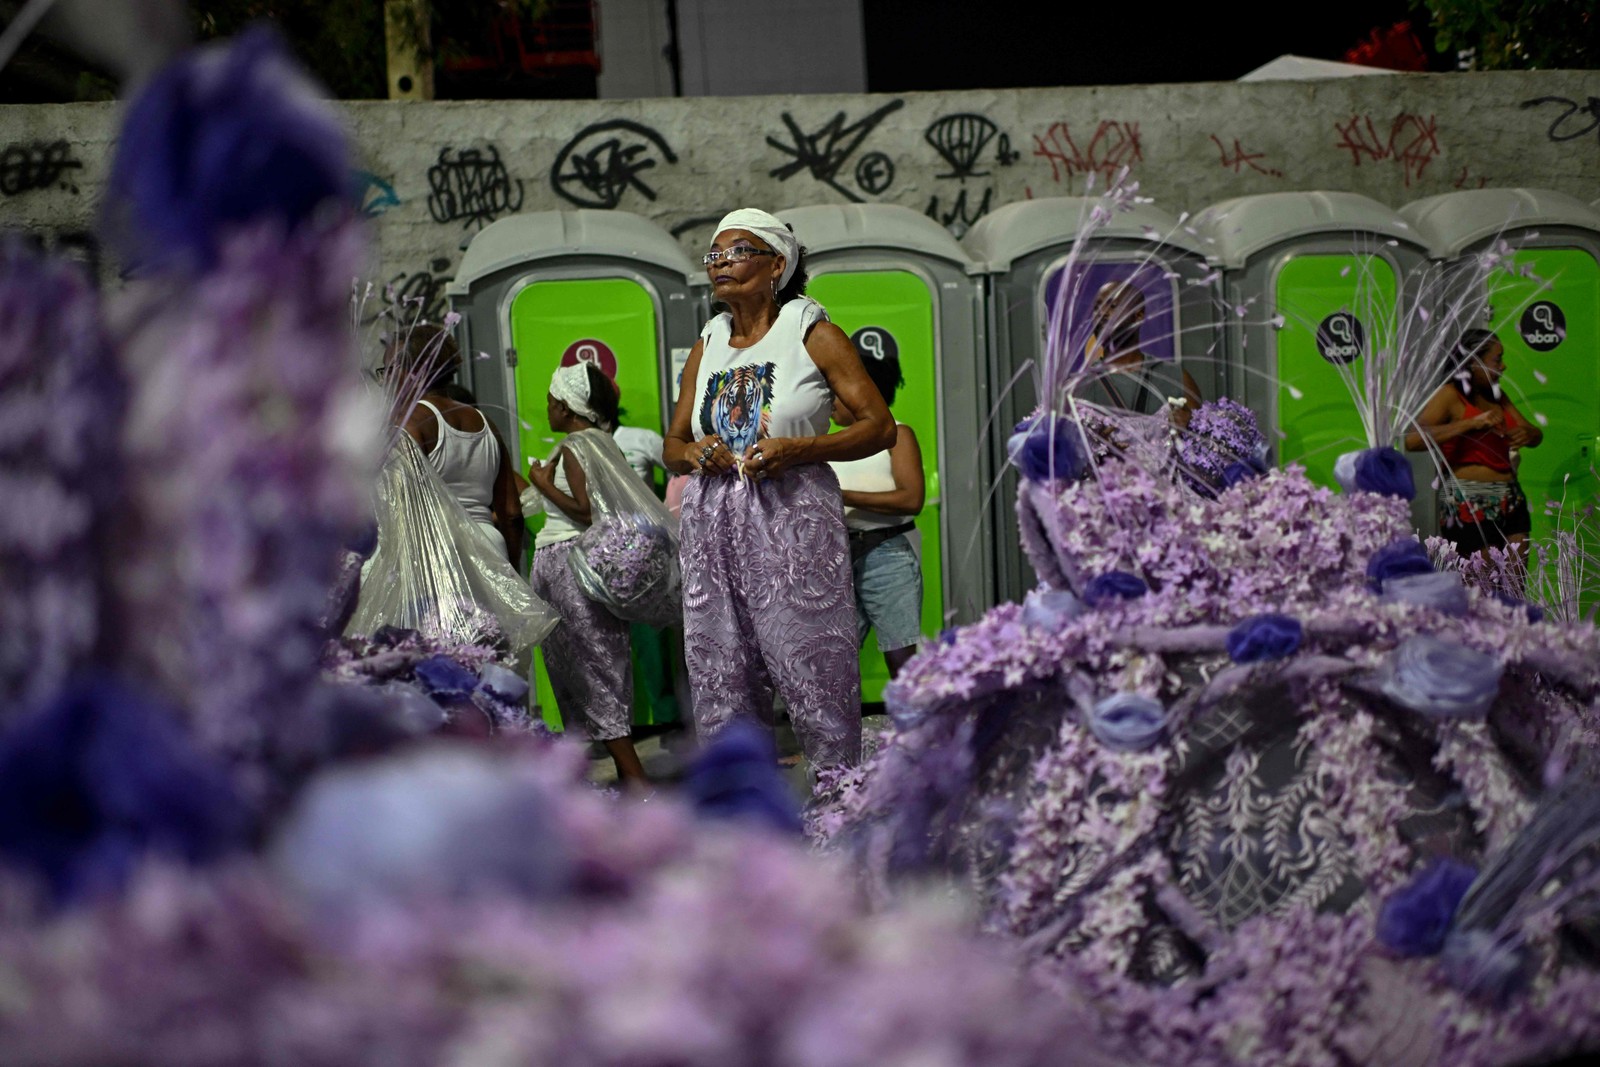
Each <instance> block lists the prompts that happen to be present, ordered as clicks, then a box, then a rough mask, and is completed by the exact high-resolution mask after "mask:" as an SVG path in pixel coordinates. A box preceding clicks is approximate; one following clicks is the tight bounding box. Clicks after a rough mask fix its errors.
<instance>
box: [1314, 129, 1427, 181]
mask: <svg viewBox="0 0 1600 1067" xmlns="http://www.w3.org/2000/svg"><path fill="white" fill-rule="evenodd" d="M1334 129H1335V130H1337V131H1338V134H1339V147H1340V148H1343V149H1345V150H1346V151H1348V152H1349V153H1350V162H1351V164H1352V165H1353V166H1357V167H1359V166H1361V161H1362V160H1363V159H1365V160H1370V161H1372V162H1384V161H1389V160H1392V161H1393V162H1395V163H1397V164H1399V166H1400V171H1401V174H1402V175H1403V176H1404V177H1405V183H1406V185H1407V186H1409V185H1410V184H1411V183H1412V182H1414V181H1416V180H1417V179H1419V178H1421V177H1422V172H1423V171H1425V170H1427V169H1428V164H1429V163H1432V162H1433V161H1434V160H1435V159H1437V158H1438V157H1439V154H1440V148H1439V123H1438V120H1437V119H1435V118H1434V116H1432V115H1413V114H1411V113H1410V112H1402V113H1401V114H1399V115H1396V116H1395V118H1394V121H1393V122H1391V123H1389V128H1388V131H1387V132H1386V133H1385V132H1380V129H1381V127H1380V126H1379V125H1378V124H1376V123H1374V122H1373V121H1372V116H1370V115H1351V116H1350V121H1348V122H1336V123H1334Z"/></svg>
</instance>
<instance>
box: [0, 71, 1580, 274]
mask: <svg viewBox="0 0 1600 1067" xmlns="http://www.w3.org/2000/svg"><path fill="white" fill-rule="evenodd" d="M1597 98H1600V72H1530V73H1499V74H1446V75H1406V76H1396V77H1367V78H1353V79H1348V80H1340V81H1322V82H1277V83H1252V84H1241V83H1222V84H1204V85H1158V86H1142V87H1140V86H1130V87H1115V88H1074V89H1029V90H1006V91H974V92H959V93H955V92H952V93H919V94H907V95H904V96H868V95H843V96H775V97H737V98H711V99H707V98H702V99H657V100H630V101H529V102H514V103H498V102H496V103H435V104H423V103H355V104H351V105H349V112H350V115H351V119H352V122H353V125H354V129H355V131H356V137H357V141H358V142H359V146H360V155H361V163H360V165H361V167H362V168H363V170H362V173H361V176H360V180H361V182H362V183H363V187H364V196H365V203H366V209H367V211H368V212H369V213H370V214H371V215H372V216H373V219H374V222H375V225H376V232H377V239H378V249H379V255H380V260H381V261H380V263H379V264H377V266H376V267H375V272H376V275H377V276H378V277H379V278H381V280H384V281H393V282H395V283H396V284H397V285H398V286H400V287H401V288H402V289H404V290H405V291H406V292H408V293H411V294H414V295H421V296H424V297H425V298H427V299H429V300H439V299H441V293H442V285H443V282H444V280H446V279H448V278H449V277H450V276H451V274H452V273H453V271H454V269H455V266H456V264H457V263H458V262H459V260H460V249H461V248H462V247H463V246H464V244H465V242H467V241H469V240H470V239H471V237H472V235H473V234H474V233H476V232H477V231H478V229H479V228H481V227H482V226H483V225H485V224H487V223H488V222H489V221H491V220H493V219H495V218H499V217H501V216H503V215H506V214H508V213H511V212H515V211H539V210H548V209H553V208H569V207H574V206H580V205H581V206H585V207H614V208H621V209H623V210H627V211H632V212H637V213H639V214H642V215H645V216H648V217H650V218H652V219H654V220H656V221H657V222H659V223H660V224H661V225H663V226H664V227H666V228H668V229H670V230H672V231H673V232H674V233H676V234H678V235H679V236H680V238H681V240H682V241H683V242H684V244H685V246H686V247H687V248H690V249H692V250H698V249H700V248H702V247H703V246H704V244H705V242H706V241H707V240H708V239H709V237H710V234H709V233H708V228H709V227H710V225H711V224H712V223H713V222H714V220H715V219H717V218H718V217H719V216H720V215H721V214H722V212H723V211H725V210H726V209H728V208H730V207H734V206H737V205H741V204H753V205H759V206H763V207H767V208H769V209H782V208H787V207H794V206H799V205H803V204H813V203H823V202H841V201H848V200H859V201H890V202H894V203H899V204H904V205H906V206H908V207H912V208H915V209H916V210H918V211H923V212H925V213H927V214H929V215H931V216H933V217H935V218H937V219H939V221H940V222H941V223H943V224H945V225H946V226H948V227H949V228H950V229H951V230H952V231H954V232H956V233H958V234H959V233H961V232H963V231H964V230H965V228H966V227H967V226H968V225H970V224H971V222H972V221H974V220H975V219H977V218H979V217H980V216H982V215H983V214H984V213H985V212H986V211H989V210H991V209H993V208H994V207H997V206H999V205H1000V204H1004V203H1007V202H1009V201H1012V200H1017V199H1021V198H1023V197H1046V196H1060V195H1069V194H1072V195H1075V194H1081V193H1082V192H1083V191H1084V189H1085V188H1086V187H1087V186H1088V184H1089V182H1090V181H1091V179H1092V180H1093V181H1094V182H1095V184H1096V186H1097V187H1098V186H1102V185H1103V184H1104V182H1105V179H1106V178H1108V177H1109V176H1110V175H1112V174H1113V173H1115V172H1116V171H1117V170H1119V169H1120V168H1122V167H1124V166H1126V167H1128V168H1129V170H1130V173H1131V174H1132V176H1133V177H1134V178H1137V179H1138V180H1139V181H1140V182H1141V183H1142V186H1143V190H1144V191H1145V192H1146V193H1148V194H1149V195H1151V196H1153V197H1155V199H1156V202H1157V203H1158V204H1159V205H1161V206H1163V207H1165V208H1167V209H1168V210H1170V211H1172V212H1173V213H1174V214H1176V213H1177V212H1179V211H1182V210H1190V211H1192V210H1196V209H1198V208H1201V207H1203V206H1205V205H1206V204H1208V203H1212V202H1214V201H1217V200H1220V199H1224V198H1227V197H1232V196H1238V195H1242V194H1246V193H1257V192H1268V191H1274V190H1284V189H1315V188H1322V189H1348V190H1354V191H1357V192H1361V193H1365V194H1367V195H1369V196H1372V197H1375V198H1376V199H1378V200H1381V201H1384V202H1386V203H1388V204H1391V205H1395V206H1398V205H1400V204H1403V203H1405V202H1407V201H1409V200H1413V199H1416V198H1419V197H1423V196H1429V195H1432V194H1435V193H1440V192H1446V191H1449V190H1451V189H1457V188H1474V187H1478V186H1480V185H1494V186H1519V185H1520V186H1539V187H1545V188H1551V189H1557V190H1561V191H1564V192H1567V193H1571V194H1574V195H1576V196H1579V197H1582V198H1583V199H1585V200H1591V199H1594V198H1595V197H1597V196H1600V103H1597V102H1596V100H1597ZM114 121H115V109H114V108H113V107H112V106H111V105H89V104H86V105H55V106H39V107H5V108H0V153H3V155H0V224H4V225H8V226H20V227H22V228H24V229H27V230H30V231H33V232H35V233H39V234H41V235H44V236H46V238H47V240H50V241H56V240H61V241H64V242H65V243H67V244H69V245H71V244H74V243H82V242H84V241H86V240H88V238H87V237H86V236H85V235H86V233H87V231H88V228H89V225H90V221H91V219H92V216H93V209H94V204H95V199H96V196H97V194H98V192H99V190H100V188H101V186H102V183H103V179H104V174H105V171H106V163H107V156H108V152H109V150H110V147H111V138H112V135H113V131H114Z"/></svg>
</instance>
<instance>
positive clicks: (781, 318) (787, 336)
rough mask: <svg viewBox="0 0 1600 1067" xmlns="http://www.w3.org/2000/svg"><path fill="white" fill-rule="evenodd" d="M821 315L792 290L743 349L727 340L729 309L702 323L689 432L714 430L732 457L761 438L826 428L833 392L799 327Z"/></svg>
mask: <svg viewBox="0 0 1600 1067" xmlns="http://www.w3.org/2000/svg"><path fill="white" fill-rule="evenodd" d="M827 319H828V313H827V312H826V311H824V310H823V309H822V305H821V304H819V303H817V302H816V301H815V300H812V299H811V298H810V297H805V296H800V297H795V298H794V299H793V300H791V301H789V302H788V303H786V304H784V305H783V307H781V308H780V309H779V310H778V319H777V321H776V322H774V323H773V324H772V328H771V329H769V330H768V331H767V333H766V336H764V337H762V338H761V340H759V341H757V342H756V343H755V344H753V345H750V346H749V347H748V348H734V347H733V346H732V345H730V344H729V343H728V336H729V334H730V333H731V332H732V329H733V316H732V315H730V314H728V313H727V312H723V313H722V314H721V315H718V316H717V317H716V318H714V319H712V320H711V321H710V322H708V323H706V328H705V329H704V330H703V331H701V334H700V338H701V340H702V341H704V342H705V343H704V345H703V346H702V348H701V354H700V371H699V373H698V375H696V377H695V398H696V399H695V410H694V425H695V427H696V430H697V433H696V434H695V436H696V437H705V436H707V435H708V434H713V433H714V434H717V435H719V436H720V437H721V438H722V440H723V442H724V443H725V444H727V446H728V447H729V448H730V449H731V450H732V451H733V454H734V455H736V456H739V455H743V454H744V450H745V449H746V448H748V447H750V446H751V445H753V444H755V443H756V441H758V440H759V439H761V438H763V437H819V436H821V435H822V434H825V433H827V432H828V419H829V417H830V416H831V415H832V414H833V391H832V390H831V389H829V388H828V381H827V379H826V378H824V377H823V376H822V372H821V371H820V370H818V369H817V365H816V363H814V362H813V361H812V359H811V354H810V353H809V352H807V351H806V343H805V337H806V333H807V331H809V330H810V329H811V327H812V326H814V325H816V324H817V323H819V322H826V321H827Z"/></svg>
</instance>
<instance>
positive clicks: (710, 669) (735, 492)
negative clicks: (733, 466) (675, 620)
mask: <svg viewBox="0 0 1600 1067" xmlns="http://www.w3.org/2000/svg"><path fill="white" fill-rule="evenodd" d="M743 493H744V490H743V489H742V488H741V487H740V485H739V482H738V480H737V479H735V478H731V477H726V478H718V477H713V478H693V479H691V480H690V482H689V485H688V486H687V487H686V488H685V489H684V493H683V519H682V541H681V550H680V557H679V564H680V566H681V568H682V571H683V658H684V662H685V664H686V665H687V667H688V670H689V687H690V690H691V699H690V705H691V707H690V711H691V714H692V716H693V720H694V730H695V735H696V736H697V737H698V738H700V739H701V740H702V741H704V740H706V739H709V738H710V737H712V736H714V735H715V734H716V733H717V731H719V730H721V729H722V728H723V727H724V726H726V725H728V723H730V722H732V721H733V720H734V719H735V718H738V717H740V716H747V717H753V718H757V719H759V720H760V721H762V722H764V723H767V724H768V725H771V723H772V681H771V679H770V677H769V676H768V674H767V668H766V665H765V664H764V663H763V662H762V658H761V655H760V651H759V649H758V648H757V646H756V633H755V627H754V624H753V622H752V620H751V614H750V609H749V606H748V604H747V603H746V601H745V598H744V596H743V595H742V592H741V583H740V582H739V576H740V572H741V570H743V569H744V568H747V567H749V566H751V565H752V564H751V559H750V557H751V555H752V553H753V551H754V549H755V545H754V544H752V543H751V542H750V541H749V540H748V537H749V534H750V524H749V520H748V516H747V515H746V514H745V507H744V505H745V503H746V502H745V501H744V499H743Z"/></svg>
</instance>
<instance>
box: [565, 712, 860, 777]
mask: <svg viewBox="0 0 1600 1067" xmlns="http://www.w3.org/2000/svg"><path fill="white" fill-rule="evenodd" d="M868 710H869V711H873V712H876V711H878V710H879V709H878V708H876V707H873V708H870V709H868ZM861 726H862V732H863V733H865V734H870V735H876V734H881V733H883V732H884V731H885V730H887V729H888V728H889V717H888V716H887V715H882V714H868V715H864V716H863V717H862V720H861ZM647 729H651V728H647ZM777 741H778V758H779V759H780V760H783V759H785V758H795V757H798V759H796V760H795V762H794V764H793V765H792V766H789V767H787V768H786V773H787V774H788V776H789V779H790V781H791V782H792V783H793V785H794V787H795V791H796V793H798V794H800V795H802V796H804V795H807V794H808V792H809V787H808V784H807V780H806V774H807V771H808V767H807V765H806V761H805V757H804V756H802V755H801V754H800V745H799V743H798V742H797V741H796V740H795V736H794V731H793V730H791V729H790V728H789V721H788V720H787V719H785V720H783V721H782V722H780V723H779V724H778V730H777ZM634 747H635V748H636V749H637V750H638V752H639V759H640V761H641V762H643V763H644V769H645V773H647V774H648V775H650V777H651V778H654V779H656V780H658V781H663V782H670V781H674V780H676V779H677V778H678V777H680V776H681V775H682V773H683V768H684V766H685V765H686V764H687V762H688V761H689V760H690V759H691V758H693V756H694V735H693V734H692V733H691V732H690V731H689V730H687V729H685V728H683V727H668V728H665V729H661V730H660V732H654V733H651V734H649V735H648V736H645V737H640V738H635V740H634ZM868 747H869V750H870V748H871V744H870V742H869V745H868ZM616 777H617V772H616V768H615V767H614V766H613V765H612V763H611V757H609V756H607V755H606V754H605V751H604V749H602V748H600V746H599V745H594V746H591V749H590V757H589V779H590V780H591V781H593V782H600V783H606V782H613V781H615V780H616Z"/></svg>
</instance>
